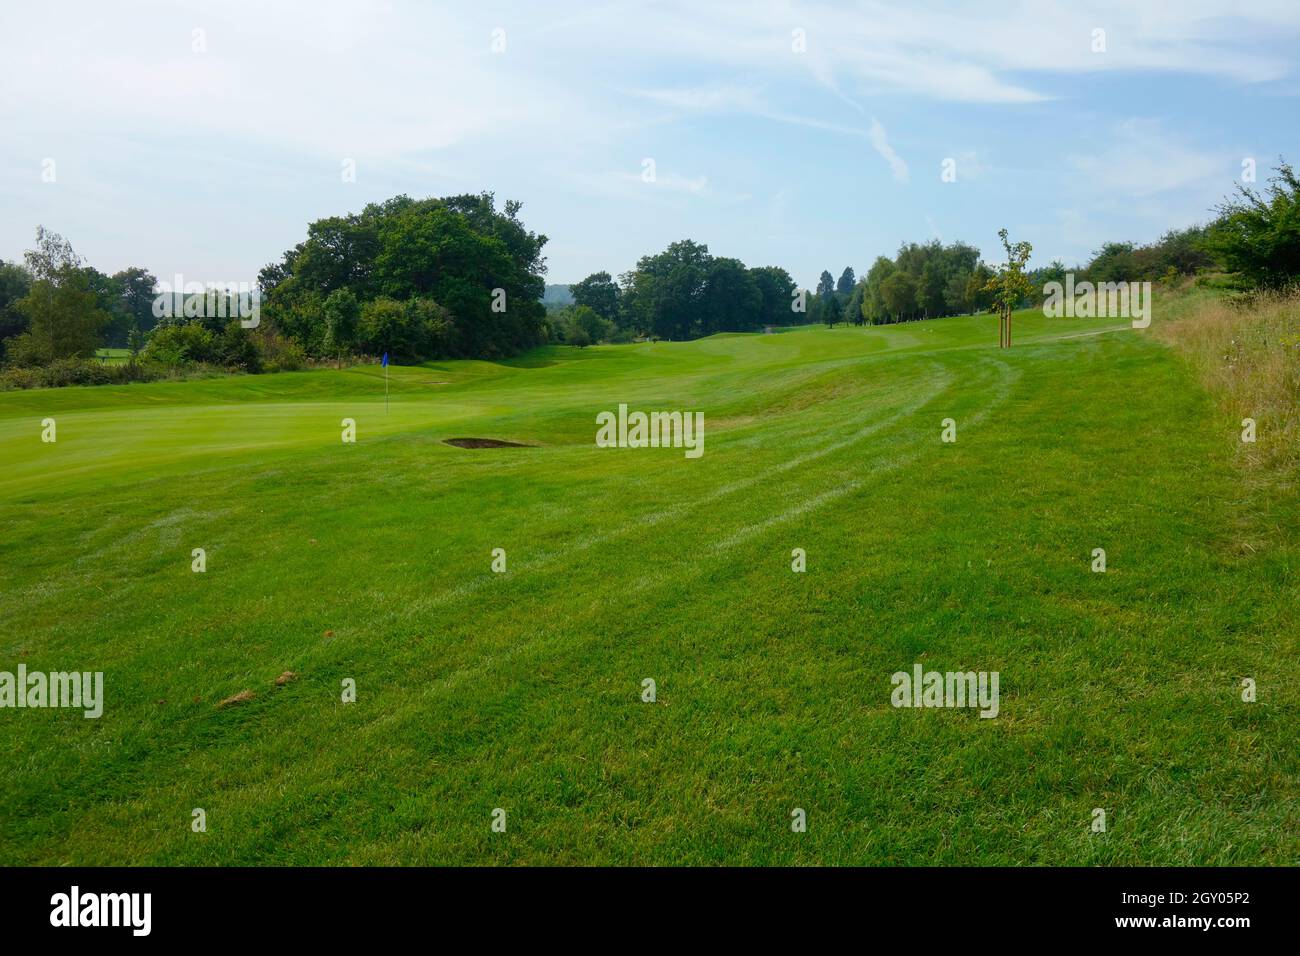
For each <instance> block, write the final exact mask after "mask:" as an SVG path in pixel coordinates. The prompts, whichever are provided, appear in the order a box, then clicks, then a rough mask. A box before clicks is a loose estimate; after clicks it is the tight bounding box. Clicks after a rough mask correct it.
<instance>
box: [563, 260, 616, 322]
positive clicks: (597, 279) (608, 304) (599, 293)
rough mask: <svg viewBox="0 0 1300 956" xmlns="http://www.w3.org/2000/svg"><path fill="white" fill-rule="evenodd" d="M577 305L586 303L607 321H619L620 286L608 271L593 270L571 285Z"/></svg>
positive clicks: (571, 292)
mask: <svg viewBox="0 0 1300 956" xmlns="http://www.w3.org/2000/svg"><path fill="white" fill-rule="evenodd" d="M569 294H570V295H572V296H573V302H574V304H575V305H585V306H587V308H589V309H591V310H592V311H593V312H595V313H596V314H597V315H599V316H600V317H601V318H602V319H604V320H606V321H607V322H616V321H618V306H619V288H618V285H617V283H615V282H614V279H613V277H611V276H610V274H609V273H608V272H593V273H592V274H591V275H589V276H587V278H585V279H583V280H582V281H581V282H576V283H574V284H573V285H571V286H569Z"/></svg>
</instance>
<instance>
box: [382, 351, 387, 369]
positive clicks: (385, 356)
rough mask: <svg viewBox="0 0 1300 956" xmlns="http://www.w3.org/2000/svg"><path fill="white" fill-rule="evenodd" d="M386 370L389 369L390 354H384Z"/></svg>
mask: <svg viewBox="0 0 1300 956" xmlns="http://www.w3.org/2000/svg"><path fill="white" fill-rule="evenodd" d="M383 364H384V368H388V353H387V352H385V353H384V363H383Z"/></svg>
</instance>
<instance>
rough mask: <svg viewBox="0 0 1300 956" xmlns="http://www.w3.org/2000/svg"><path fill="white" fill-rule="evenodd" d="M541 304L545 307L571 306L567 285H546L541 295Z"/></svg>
mask: <svg viewBox="0 0 1300 956" xmlns="http://www.w3.org/2000/svg"><path fill="white" fill-rule="evenodd" d="M542 304H543V305H545V306H547V307H559V306H563V305H573V295H572V294H571V293H570V292H569V287H568V286H567V285H548V286H547V287H546V291H545V292H544V293H543V294H542Z"/></svg>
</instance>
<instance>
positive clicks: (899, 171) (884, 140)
mask: <svg viewBox="0 0 1300 956" xmlns="http://www.w3.org/2000/svg"><path fill="white" fill-rule="evenodd" d="M868 135H869V136H870V138H871V148H872V149H874V150H875V151H876V152H877V153H879V154H880V156H881V158H882V159H884V161H885V162H887V163H889V169H890V171H891V172H892V173H893V175H894V179H895V181H897V182H900V183H905V182H907V181H908V179H909V178H911V173H910V172H909V171H908V168H907V163H905V162H903V157H901V156H899V155H898V153H896V152H895V151H894V147H892V146H890V145H889V137H888V136H886V135H885V128H884V127H883V126H881V125H880V121H879V120H877V119H874V118H873V119H872V120H871V129H870V130H869V131H868Z"/></svg>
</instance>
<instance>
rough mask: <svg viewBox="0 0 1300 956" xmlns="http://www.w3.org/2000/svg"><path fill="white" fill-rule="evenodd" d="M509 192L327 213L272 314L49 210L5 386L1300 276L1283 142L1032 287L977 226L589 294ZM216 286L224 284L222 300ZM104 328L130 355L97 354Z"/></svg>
mask: <svg viewBox="0 0 1300 956" xmlns="http://www.w3.org/2000/svg"><path fill="white" fill-rule="evenodd" d="M520 208H521V205H520V203H518V202H515V201H508V202H506V203H505V204H504V207H503V208H502V209H501V210H498V209H497V208H496V203H495V198H494V197H493V195H492V194H491V193H481V194H476V195H461V196H451V197H446V198H430V199H422V200H416V199H412V198H410V197H408V196H404V195H403V196H397V197H394V198H392V199H389V200H387V201H386V202H383V203H372V204H370V205H367V206H366V207H365V208H364V209H363V210H362V211H361V212H360V213H356V214H349V215H346V216H334V217H328V218H324V219H320V220H317V221H316V222H313V223H311V224H309V225H308V227H307V236H306V238H305V239H304V240H303V241H302V242H300V243H298V244H297V245H296V246H294V247H293V248H292V249H290V250H288V251H287V252H285V253H284V255H283V256H281V257H280V259H279V260H277V261H275V262H273V263H271V264H269V265H268V266H266V267H265V268H264V269H262V270H261V272H260V273H259V276H258V286H259V289H260V292H261V322H260V325H259V326H258V327H256V328H245V327H243V325H241V323H240V322H239V321H237V320H235V319H232V318H229V316H230V315H231V314H233V310H230V311H227V310H225V309H217V310H213V309H212V308H204V309H191V308H189V306H191V305H193V304H194V297H191V296H185V295H183V294H181V295H180V296H179V298H178V300H177V302H178V306H181V307H178V308H176V309H172V310H165V311H166V312H169V313H170V314H165V315H164V316H163V317H161V318H160V317H159V315H158V313H157V312H156V311H155V305H156V303H157V301H158V294H159V291H158V288H157V286H158V284H157V281H156V279H155V278H154V276H153V275H152V274H151V273H150V272H149V271H148V270H146V269H143V268H139V267H132V268H128V269H124V270H122V271H120V272H117V273H115V274H113V275H106V274H104V273H103V272H100V271H99V270H97V269H95V268H94V267H92V266H90V265H88V264H87V263H85V262H84V261H83V260H82V259H81V257H80V256H78V255H77V254H76V252H74V251H73V248H72V246H71V244H70V243H69V242H68V241H67V240H66V239H64V238H63V237H61V236H59V235H57V234H56V233H53V232H50V231H47V230H46V229H44V228H38V229H37V235H36V244H35V248H33V249H31V250H29V251H28V252H27V253H25V254H24V257H23V262H22V263H17V262H3V261H0V362H2V363H3V368H2V369H0V387H29V386H34V385H54V384H75V383H98V382H102V381H135V380H143V379H148V378H152V377H159V376H161V375H163V374H171V373H174V372H175V370H177V369H184V368H187V367H191V366H194V365H207V366H214V367H220V368H228V369H235V370H242V371H248V372H257V371H275V370H282V369H293V368H301V367H303V366H304V365H307V364H311V363H312V362H320V363H323V362H342V361H343V360H344V359H345V358H349V357H366V356H378V355H380V354H383V353H385V352H386V353H388V354H389V355H390V356H392V357H393V359H394V360H396V361H406V362H418V361H424V360H428V359H439V358H462V357H463V358H499V357H506V356H511V355H516V354H518V353H520V352H522V351H525V350H527V349H530V348H533V347H534V346H537V345H540V344H543V343H545V342H562V343H566V344H570V345H580V346H581V345H587V344H590V343H594V342H620V341H631V340H633V339H636V338H642V337H654V338H661V339H672V340H682V339H691V338H697V337H700V336H705V335H712V334H715V333H718V332H750V331H756V330H759V329H763V328H766V327H775V326H787V325H792V324H800V323H804V322H824V323H826V324H828V325H835V324H838V323H840V322H853V323H859V324H863V323H872V324H886V323H892V322H905V321H910V320H915V319H921V318H934V317H938V316H944V315H962V314H970V313H976V312H986V311H990V310H992V309H997V310H998V311H1000V312H1005V310H1006V309H1007V308H1010V307H1013V306H1014V307H1024V306H1028V305H1031V304H1034V303H1035V302H1036V301H1037V296H1038V294H1039V293H1040V292H1041V290H1042V288H1043V286H1044V285H1045V284H1046V283H1048V282H1052V281H1061V280H1062V279H1063V278H1064V276H1065V274H1066V273H1067V272H1073V273H1074V274H1075V277H1076V280H1077V281H1084V280H1088V281H1092V282H1095V283H1096V282H1131V281H1154V280H1161V279H1165V280H1167V279H1171V278H1176V277H1178V276H1185V275H1193V274H1196V273H1204V272H1216V273H1222V274H1223V278H1222V279H1220V280H1217V281H1221V282H1223V284H1226V285H1229V286H1230V287H1234V288H1242V289H1249V288H1257V287H1264V288H1276V287H1279V286H1284V285H1287V284H1290V283H1294V282H1296V281H1297V280H1298V279H1300V180H1298V179H1297V177H1296V175H1295V173H1294V172H1293V170H1292V168H1291V167H1290V166H1289V165H1287V164H1286V163H1285V161H1281V162H1280V164H1279V166H1278V168H1277V170H1276V174H1275V175H1274V176H1273V177H1272V178H1271V179H1270V181H1269V183H1268V185H1267V186H1266V187H1265V188H1264V189H1263V190H1256V189H1254V188H1252V187H1251V186H1248V185H1238V186H1237V190H1236V193H1235V194H1234V195H1233V196H1232V197H1229V198H1227V199H1225V200H1224V202H1223V203H1222V204H1221V205H1220V206H1219V207H1217V209H1216V210H1215V211H1216V216H1215V218H1214V219H1213V220H1212V221H1211V222H1210V223H1209V224H1207V225H1205V226H1194V227H1191V228H1188V229H1176V230H1171V231H1169V232H1167V233H1166V234H1165V235H1164V236H1162V237H1161V238H1160V239H1158V240H1157V241H1155V242H1152V243H1147V244H1143V245H1138V244H1133V243H1125V242H1110V243H1106V244H1104V245H1103V246H1102V248H1101V249H1099V250H1097V251H1096V253H1095V254H1094V255H1093V256H1092V257H1091V258H1090V260H1089V261H1088V262H1087V263H1086V264H1083V265H1076V266H1074V267H1073V268H1072V269H1067V267H1066V266H1065V264H1064V263H1062V262H1060V261H1054V262H1051V263H1049V264H1047V265H1046V266H1042V267H1039V268H1036V269H1032V270H1027V271H1025V272H1024V274H1023V277H1024V278H1025V279H1026V280H1027V282H1023V283H1018V284H1017V286H1016V288H1018V289H1019V290H1020V291H1019V292H1018V293H1016V294H1017V295H1019V296H1020V299H1019V300H1018V301H1016V302H1014V303H1012V302H1010V301H1009V300H1008V298H1007V296H1008V295H1009V292H1008V289H1009V288H1010V286H1007V285H1006V284H1005V283H1004V284H1002V285H1001V286H999V284H998V283H996V282H992V281H991V280H993V279H994V278H995V276H998V275H1001V274H1002V271H1001V270H995V269H994V268H993V267H991V266H990V265H989V264H987V263H985V262H983V261H981V259H980V256H979V253H978V251H977V250H976V249H975V248H974V247H973V246H970V245H968V244H966V243H963V242H954V243H950V244H947V245H944V244H942V243H940V242H939V241H937V240H936V241H932V242H928V243H924V244H918V243H904V244H903V245H902V246H901V247H900V248H899V250H898V252H897V254H896V255H894V256H893V257H892V258H891V257H887V256H879V257H877V258H876V260H875V261H874V262H873V263H872V265H871V267H870V268H869V269H868V270H867V272H866V275H864V276H858V275H857V274H855V272H854V270H853V268H852V267H846V268H845V269H844V270H843V271H842V272H841V273H840V276H839V279H838V280H836V279H835V278H834V277H833V276H832V274H831V272H830V271H829V270H825V271H823V272H822V274H821V276H820V279H819V281H818V283H817V286H816V288H815V289H813V290H806V289H800V288H798V287H797V285H796V283H795V281H794V280H793V279H792V278H791V276H790V274H789V273H788V272H787V271H786V270H785V269H783V268H780V267H779V266H758V267H748V266H746V265H745V264H744V263H743V262H741V261H740V260H738V259H735V258H729V257H725V256H714V255H712V254H711V253H710V252H709V249H708V247H707V246H706V245H704V244H702V243H698V242H695V241H693V240H690V239H683V240H681V241H678V242H674V243H672V244H671V245H669V246H668V248H667V249H665V250H664V251H662V252H659V253H656V254H652V255H646V256H643V257H641V259H639V260H638V261H637V264H636V267H635V268H633V269H631V270H628V271H627V272H624V273H622V274H621V275H619V276H618V278H617V279H615V278H614V277H613V276H611V275H610V274H609V273H608V272H597V273H593V274H592V275H589V276H587V277H586V278H585V279H583V280H582V281H581V282H578V283H575V284H574V285H572V286H571V287H570V292H571V294H572V298H573V304H572V305H567V306H562V307H557V308H552V309H551V311H550V312H549V313H548V311H547V307H546V305H544V304H543V303H542V301H541V299H542V297H543V295H545V294H546V289H547V287H546V285H545V273H546V262H545V259H544V257H543V256H542V249H543V247H544V246H545V244H546V241H547V239H546V236H544V235H539V234H537V233H535V232H532V231H530V230H529V229H527V228H526V227H525V226H524V224H523V223H522V222H521V221H520V219H519V210H520ZM211 298H212V294H211V293H209V294H207V295H206V296H205V301H208V302H209V304H210V301H211ZM101 347H110V348H119V349H126V350H128V351H129V353H130V358H129V360H128V361H127V362H125V363H123V364H122V365H120V366H117V367H105V366H102V365H99V364H98V363H95V362H93V361H90V360H91V359H92V357H93V356H94V355H95V352H96V350H97V349H99V348H101Z"/></svg>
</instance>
